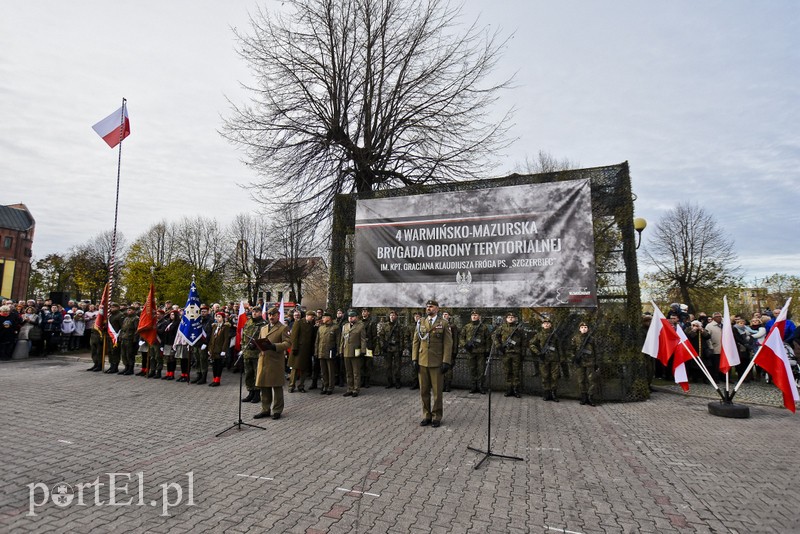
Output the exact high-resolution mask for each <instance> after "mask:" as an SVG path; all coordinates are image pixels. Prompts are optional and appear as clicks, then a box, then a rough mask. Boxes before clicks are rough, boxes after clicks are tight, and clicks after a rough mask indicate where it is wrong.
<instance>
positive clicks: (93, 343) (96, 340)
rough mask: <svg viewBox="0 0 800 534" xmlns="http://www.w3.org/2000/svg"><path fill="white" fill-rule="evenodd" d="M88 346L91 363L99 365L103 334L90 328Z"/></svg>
mask: <svg viewBox="0 0 800 534" xmlns="http://www.w3.org/2000/svg"><path fill="white" fill-rule="evenodd" d="M109 343H110V341H109ZM89 348H90V349H91V351H92V363H94V364H95V365H100V362H101V361H102V359H103V336H102V335H100V334H98V333H97V331H96V330H92V334H91V337H90V338H89Z"/></svg>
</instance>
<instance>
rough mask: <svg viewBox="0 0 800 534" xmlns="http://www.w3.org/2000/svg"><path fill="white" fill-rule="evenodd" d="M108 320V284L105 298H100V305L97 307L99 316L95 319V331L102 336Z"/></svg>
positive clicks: (104, 292)
mask: <svg viewBox="0 0 800 534" xmlns="http://www.w3.org/2000/svg"><path fill="white" fill-rule="evenodd" d="M107 320H108V282H106V287H104V288H103V296H101V297H100V305H99V306H98V307H97V315H96V316H95V319H94V329H95V330H97V331H98V332H99V333H100V334H102V333H103V332H105V329H106V321H107Z"/></svg>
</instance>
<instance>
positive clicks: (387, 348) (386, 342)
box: [378, 310, 408, 389]
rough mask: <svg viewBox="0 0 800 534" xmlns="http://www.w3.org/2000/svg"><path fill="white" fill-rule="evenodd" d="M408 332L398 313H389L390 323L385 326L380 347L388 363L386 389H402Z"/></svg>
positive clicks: (379, 339) (379, 340)
mask: <svg viewBox="0 0 800 534" xmlns="http://www.w3.org/2000/svg"><path fill="white" fill-rule="evenodd" d="M407 337H408V336H407V335H406V330H405V328H403V327H402V326H401V325H400V322H399V321H398V320H397V312H396V311H394V310H390V311H389V322H388V323H385V324H384V325H383V328H382V329H381V332H380V335H379V336H378V346H379V347H380V352H381V354H383V361H384V362H385V363H386V388H387V389H388V388H391V387H394V388H396V389H400V358H401V357H402V355H403V350H404V349H405V348H406V338H407Z"/></svg>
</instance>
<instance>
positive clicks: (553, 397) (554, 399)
mask: <svg viewBox="0 0 800 534" xmlns="http://www.w3.org/2000/svg"><path fill="white" fill-rule="evenodd" d="M550 400H552V401H553V402H558V397H556V390H553V391H551V392H550Z"/></svg>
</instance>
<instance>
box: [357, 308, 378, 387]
mask: <svg viewBox="0 0 800 534" xmlns="http://www.w3.org/2000/svg"><path fill="white" fill-rule="evenodd" d="M361 322H363V323H364V333H365V334H366V336H367V348H366V353H365V354H364V356H366V357H365V358H364V362H363V366H362V368H361V385H362V387H365V388H368V387H369V386H370V381H371V379H372V368H373V367H374V363H375V361H374V360H375V356H380V350H379V349H378V321H376V320H375V318H374V317H372V315H371V314H370V311H369V308H362V309H361Z"/></svg>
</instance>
